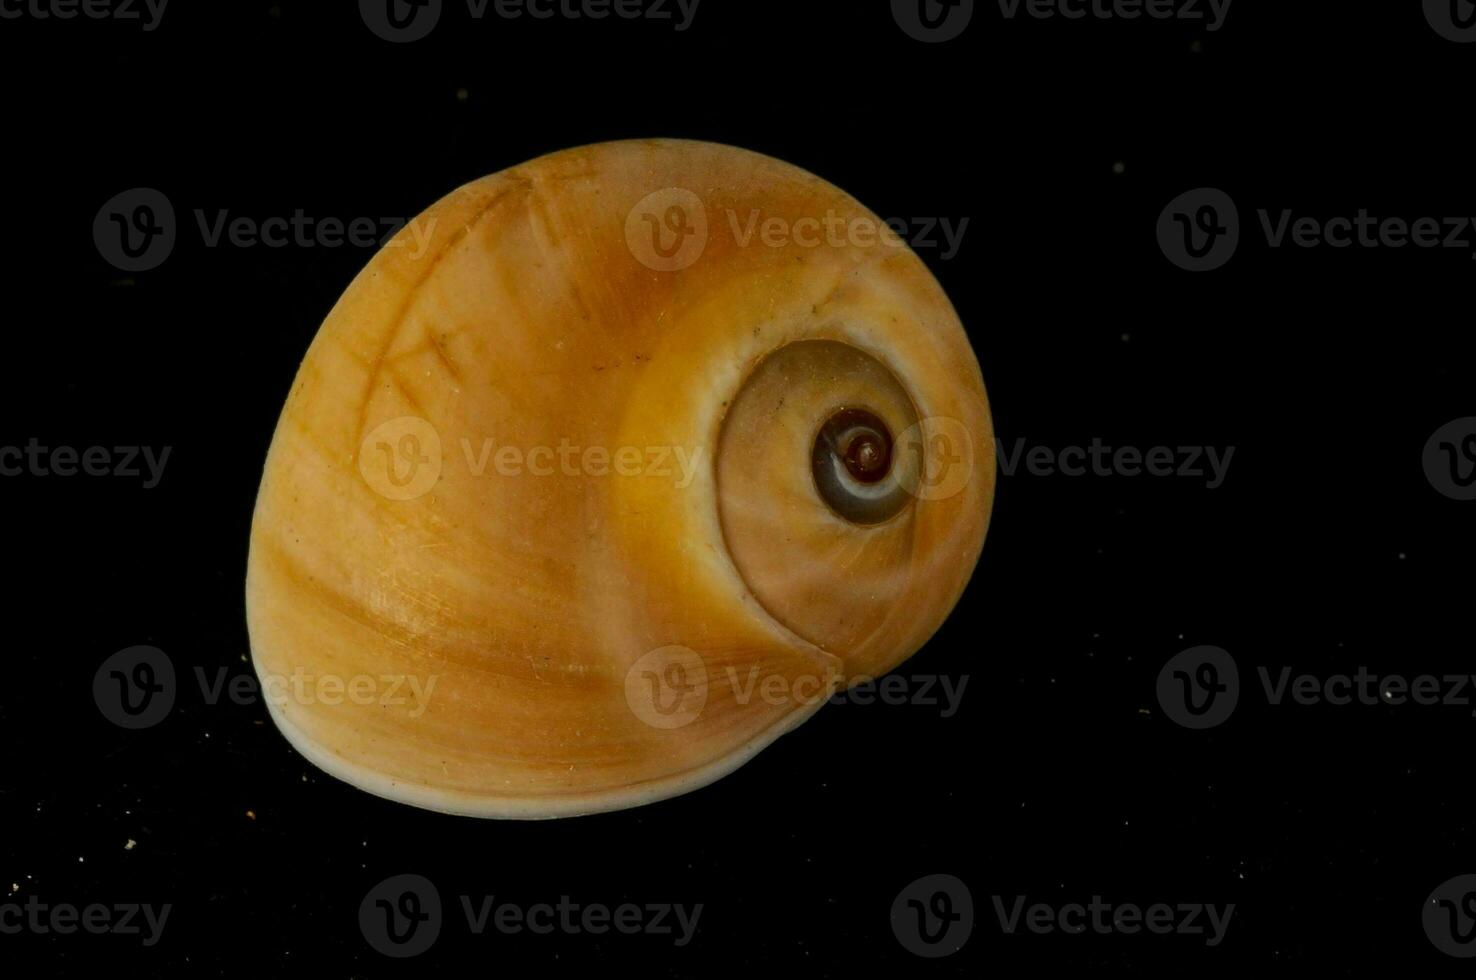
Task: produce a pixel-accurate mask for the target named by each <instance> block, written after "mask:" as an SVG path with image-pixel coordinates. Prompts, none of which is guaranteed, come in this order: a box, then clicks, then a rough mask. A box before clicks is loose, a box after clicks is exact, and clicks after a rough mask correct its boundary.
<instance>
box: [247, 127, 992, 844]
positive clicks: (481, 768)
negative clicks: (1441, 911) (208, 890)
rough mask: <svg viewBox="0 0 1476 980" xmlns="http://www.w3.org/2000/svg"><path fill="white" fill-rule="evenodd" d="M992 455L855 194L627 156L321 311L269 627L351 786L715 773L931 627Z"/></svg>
mask: <svg viewBox="0 0 1476 980" xmlns="http://www.w3.org/2000/svg"><path fill="white" fill-rule="evenodd" d="M993 491H994V452H993V435H992V431H991V427H990V416H989V409H988V404H987V402H986V400H985V394H984V387H983V381H982V378H981V376H980V372H979V367H978V364H977V362H976V361H975V359H974V355H973V352H972V351H971V349H970V347H969V343H968V340H967V338H966V337H965V335H964V331H963V329H962V327H961V325H960V324H959V321H958V318H957V316H956V314H955V313H954V310H953V308H952V306H951V305H950V304H949V302H948V299H947V297H945V296H944V294H943V292H942V290H941V288H940V287H939V286H938V283H937V282H936V281H935V280H934V278H933V277H932V275H931V274H929V272H928V270H927V269H926V267H925V266H924V265H923V263H922V262H921V261H920V260H919V259H918V258H917V256H916V255H914V254H913V253H912V252H911V251H910V250H909V249H908V248H907V247H906V245H905V244H902V243H901V242H900V240H899V239H897V238H896V237H895V236H894V235H891V234H890V233H889V231H888V229H887V227H886V226H885V225H884V224H883V223H882V222H881V221H880V219H878V218H876V217H875V216H874V215H872V214H871V212H869V211H867V210H866V209H865V208H864V207H862V206H861V205H860V204H859V203H857V202H856V201H855V200H853V199H852V198H850V197H849V196H847V195H846V194H844V193H843V192H841V191H840V190H838V189H837V188H835V187H833V186H831V185H830V184H827V183H825V182H824V181H822V180H820V179H819V178H817V177H815V176H813V175H811V174H808V173H806V172H804V171H802V170H799V169H797V168H795V167H792V166H790V165H788V164H785V163H781V162H779V161H777V160H773V159H771V158H768V157H764V156H760V155H757V154H754V153H750V152H747V151H744V150H738V149H734V148H732V147H726V146H718V145H712V144H706V143H695V142H682V141H665V140H652V141H632V142H620V143H608V144H601V145H596V146H588V147H583V148H580V149H574V150H569V151H566V152H562V153H556V154H554V155H552V156H547V157H543V158H541V159H538V160H534V161H533V162H531V163H528V164H525V165H523V166H520V167H516V168H514V169H512V170H507V171H504V172H502V173H499V174H495V175H493V176H491V177H487V178H484V179H482V180H478V181H475V182H473V183H471V184H468V185H466V186H465V187H462V188H461V189H460V190H457V191H454V192H453V193H451V194H450V195H449V196H447V197H446V198H444V199H443V200H441V201H440V202H438V203H436V204H435V205H433V206H432V207H431V208H430V209H429V210H428V211H426V212H425V213H424V214H422V215H421V216H420V217H419V218H417V219H416V220H415V222H413V223H412V224H411V225H410V226H407V228H406V229H405V230H404V231H402V232H401V233H400V235H399V236H398V237H397V238H396V239H394V240H393V241H392V243H391V244H390V245H389V246H388V247H386V248H384V249H382V250H381V251H380V252H379V253H378V254H377V255H375V257H374V258H373V260H372V261H370V263H369V264H368V266H367V267H366V268H365V269H364V270H363V271H362V272H361V273H360V274H359V275H358V277H357V278H356V279H355V280H354V281H353V283H352V284H351V285H350V286H349V288H348V290H347V292H345V293H344V295H343V297H342V298H341V299H340V300H339V302H338V303H337V305H336V306H335V307H334V308H333V310H332V312H331V313H329V315H328V318H327V320H326V321H325V322H324V323H323V326H322V328H321V329H320V330H319V332H318V334H317V337H316V339H315V340H314V341H313V343H312V346H311V348H310V349H309V351H308V353H307V357H306V359H305V360H304V361H303V364H302V366H301V368H300V370H299V371H298V374H297V379H296V381H295V383H294V384H293V386H292V391H291V394H290V396H289V397H288V399H287V403H286V406H285V408H284V409H283V412H282V417H281V419H280V421H279V423H278V426H277V430H276V435H275V437H274V438H273V440H272V445H271V450H270V452H269V454H268V456H267V460H266V467H265V473H264V475H263V478H262V483H261V490H260V494H259V496H258V499H257V504H256V512H255V517H254V522H253V525H252V531H251V554H250V561H249V569H248V573H247V581H246V605H247V618H248V623H249V627H250V634H251V646H252V652H253V657H254V660H255V665H256V670H257V672H258V674H259V676H260V679H261V680H262V682H263V687H264V690H265V691H266V692H267V693H268V703H269V707H270V710H271V714H272V717H273V718H274V719H275V721H276V724H277V725H278V727H279V728H280V729H281V731H282V733H283V734H284V735H285V736H286V737H287V739H288V741H290V742H291V743H292V745H293V746H294V747H296V748H297V749H298V750H299V751H300V752H301V753H302V754H303V755H305V756H306V757H307V758H308V759H309V760H311V761H312V762H314V763H315V764H317V765H318V766H320V767H322V768H323V769H324V770H326V771H327V772H329V773H330V774H332V775H334V776H337V777H339V778H341V779H344V780H346V781H348V782H350V783H352V784H354V785H356V786H358V787H361V788H363V789H365V790H368V791H370V792H373V793H376V794H379V795H381V796H385V797H388V798H390V799H394V800H399V801H402V802H406V803H411V804H414V805H417V806H423V807H428V808H431V809H435V810H441V811H445V812H450V813H461V814H471V815H477V816H486V817H509V818H523V819H527V818H540V817H557V816H568V815H574V814H581V813H590V812H596V811H601V810H613V809H619V808H622V807H629V806H636V805H639V804H642V803H648V802H651V801H654V800H659V799H664V798H666V797H670V796H674V795H677V794H680V793H684V792H687V791H689V790H692V789H695V788H697V787H700V786H703V785H705V784H707V783H710V782H712V781H713V780H715V779H718V778H720V777H721V776H723V775H725V774H727V773H729V772H731V771H732V770H734V769H736V768H737V767H738V766H739V765H741V764H742V763H743V762H745V761H747V760H748V759H749V758H751V757H752V756H753V755H754V754H755V753H757V752H758V751H759V750H760V749H761V748H763V747H764V746H765V745H767V744H769V743H770V742H772V741H773V740H774V739H775V738H777V737H778V736H779V735H781V734H782V733H784V732H786V731H788V730H790V729H791V728H793V727H794V726H796V725H797V724H799V722H801V721H803V720H804V719H805V718H807V717H809V716H810V715H811V714H812V713H813V712H814V711H816V710H817V709H818V708H819V707H820V706H821V705H822V704H824V703H825V701H826V699H827V698H828V697H829V695H830V694H831V693H832V692H833V691H834V690H835V689H836V688H837V686H838V685H839V686H844V685H846V684H848V683H852V682H855V681H857V680H859V679H863V678H871V677H879V676H881V675H882V674H884V673H886V672H887V671H889V670H891V669H892V668H894V667H896V666H897V665H898V664H899V663H901V662H902V661H903V660H905V659H906V658H907V657H909V656H910V655H911V654H912V653H913V652H914V651H916V650H917V648H918V647H919V646H921V645H922V644H923V642H925V641H926V640H927V638H928V637H929V636H930V635H931V634H932V633H933V632H934V631H935V630H936V629H937V628H938V626H939V625H940V624H941V623H942V622H943V620H944V618H945V617H946V616H947V615H948V612H949V610H950V609H951V608H952V607H953V605H954V603H955V602H956V601H957V600H958V597H959V595H960V593H961V592H962V591H963V588H964V586H965V584H966V583H967V581H968V579H969V576H970V574H971V573H972V570H973V568H974V564H975V562H976V561H977V559H978V556H979V552H980V549H981V547H982V545H983V540H984V533H985V529H986V526H987V524H988V518H989V512H990V507H991V504H992V501H993Z"/></svg>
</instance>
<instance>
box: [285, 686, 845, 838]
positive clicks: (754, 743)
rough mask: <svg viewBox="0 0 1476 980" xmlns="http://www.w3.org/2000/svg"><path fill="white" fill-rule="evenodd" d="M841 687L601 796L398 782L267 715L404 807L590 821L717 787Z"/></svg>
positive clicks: (316, 757) (337, 773) (350, 779)
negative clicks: (665, 772)
mask: <svg viewBox="0 0 1476 980" xmlns="http://www.w3.org/2000/svg"><path fill="white" fill-rule="evenodd" d="M834 690H835V684H834V683H833V684H832V686H831V689H830V690H829V691H827V692H826V693H825V696H824V697H817V698H815V699H814V702H813V704H800V705H799V706H798V707H797V708H796V709H795V710H794V711H791V712H789V713H788V714H786V715H784V716H783V717H782V718H780V719H779V720H778V721H777V722H776V723H775V724H773V725H771V726H770V727H769V728H766V729H764V730H763V731H761V732H760V733H759V734H758V735H757V736H755V737H754V738H752V739H750V740H749V741H748V742H746V743H744V744H743V745H740V746H739V747H737V748H736V749H734V750H732V751H731V752H728V753H727V754H725V755H724V756H723V757H722V758H720V759H717V760H716V761H714V762H711V763H708V764H707V765H704V766H698V767H697V768H695V769H689V770H687V771H685V772H679V773H674V774H672V775H670V776H664V777H662V778H661V779H656V780H651V781H649V782H645V783H638V784H635V785H632V786H624V787H621V788H619V789H612V790H606V791H603V792H598V793H584V794H574V793H570V794H568V795H567V796H562V797H561V796H549V795H539V796H533V795H528V796H516V795H508V796H492V795H485V794H474V793H458V792H454V791H451V790H446V789H439V788H437V787H434V786H427V785H417V784H415V783H408V782H405V781H403V780H398V779H394V778H391V777H390V776H387V775H386V774H384V773H382V772H379V771H377V770H374V769H370V768H368V767H367V766H361V765H358V764H356V763H354V762H350V761H349V760H348V759H346V758H344V757H343V756H341V755H338V754H336V753H334V752H331V751H329V750H327V749H325V748H324V747H323V746H322V745H321V744H320V743H318V742H315V741H313V740H312V739H310V738H309V737H308V736H307V734H306V733H305V732H303V730H302V729H300V728H299V727H297V725H296V724H294V723H293V721H292V720H291V719H290V718H289V717H287V715H286V713H284V712H283V711H282V709H281V707H280V706H279V705H277V704H275V703H273V702H272V701H271V700H270V699H267V700H266V702H265V703H266V706H267V712H268V714H270V715H271V719H272V722H273V723H274V724H275V725H276V726H277V731H279V732H281V733H282V737H283V738H285V739H287V742H288V743H289V744H290V745H291V746H292V747H293V748H294V749H295V750H296V751H297V753H298V754H299V755H301V756H302V757H303V758H304V759H306V760H307V761H308V762H310V763H312V764H313V765H314V766H316V767H317V768H318V769H321V770H322V771H323V772H325V773H327V774H328V775H330V776H332V777H333V778H334V779H337V780H339V781H341V782H345V783H348V784H349V785H350V786H353V787H355V788H356V789H361V790H363V791H364V792H366V793H372V794H373V795H375V796H378V797H380V798H381V799H385V800H389V801H390V802H392V803H404V804H408V805H409V806H413V807H418V808H420V809H422V810H430V811H433V812H435V813H444V814H447V815H449V816H453V817H477V818H481V819H488V820H556V819H560V818H563V817H587V816H593V815H595V814H600V813H610V812H613V811H616V810H628V809H631V808H632V807H639V806H645V805H647V804H649V803H660V802H661V801H663V800H669V799H671V798H673V797H676V796H681V795H684V794H686V793H690V792H693V791H694V790H699V789H702V788H703V787H705V786H707V785H709V784H711V783H715V782H717V781H718V780H720V779H722V778H723V777H724V776H727V775H729V774H730V773H732V772H734V771H736V770H737V769H739V768H740V767H742V766H743V765H744V764H745V763H747V762H748V761H749V760H751V759H752V758H753V757H754V756H756V755H758V754H759V753H760V752H762V751H763V750H764V749H765V748H767V747H768V746H770V745H771V744H773V743H774V742H775V741H777V740H778V738H779V737H780V736H781V735H785V734H788V733H789V732H791V731H793V730H794V729H795V728H798V727H799V726H800V725H801V724H802V723H803V722H805V721H806V720H808V719H809V718H810V716H811V715H813V714H814V713H815V712H816V711H819V710H820V707H821V705H823V704H825V703H826V701H828V700H829V699H830V696H831V694H833V693H834Z"/></svg>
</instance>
